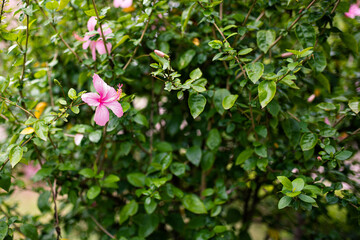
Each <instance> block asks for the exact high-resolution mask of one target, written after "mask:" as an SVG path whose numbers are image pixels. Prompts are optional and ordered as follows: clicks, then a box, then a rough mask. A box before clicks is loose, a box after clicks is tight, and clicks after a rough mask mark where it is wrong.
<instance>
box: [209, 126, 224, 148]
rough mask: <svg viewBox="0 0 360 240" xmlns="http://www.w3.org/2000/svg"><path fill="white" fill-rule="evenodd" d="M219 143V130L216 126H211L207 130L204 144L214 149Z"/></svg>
mask: <svg viewBox="0 0 360 240" xmlns="http://www.w3.org/2000/svg"><path fill="white" fill-rule="evenodd" d="M220 144H221V136H220V133H219V131H218V130H217V129H216V128H213V129H211V130H210V132H209V136H208V138H207V139H206V145H207V146H208V147H209V148H210V149H211V150H214V149H216V148H218V147H219V146H220Z"/></svg>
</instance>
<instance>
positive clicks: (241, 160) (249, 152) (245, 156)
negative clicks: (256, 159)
mask: <svg viewBox="0 0 360 240" xmlns="http://www.w3.org/2000/svg"><path fill="white" fill-rule="evenodd" d="M253 153H254V150H252V149H250V148H248V149H245V150H244V151H242V152H241V153H240V154H239V156H238V157H237V158H236V162H235V165H240V164H243V163H244V162H245V161H246V160H248V159H249V158H250V157H251V156H252V154H253Z"/></svg>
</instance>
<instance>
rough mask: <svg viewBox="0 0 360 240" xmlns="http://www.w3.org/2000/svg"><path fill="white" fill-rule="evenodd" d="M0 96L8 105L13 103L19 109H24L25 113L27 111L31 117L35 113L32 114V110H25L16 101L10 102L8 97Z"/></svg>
mask: <svg viewBox="0 0 360 240" xmlns="http://www.w3.org/2000/svg"><path fill="white" fill-rule="evenodd" d="M0 98H1V99H3V100H4V101H6V102H8V103H9V104H10V105H14V106H15V107H18V108H20V109H21V110H23V111H24V112H25V113H27V114H28V115H30V116H32V117H35V115H34V114H33V113H32V112H30V111H28V110H26V109H25V108H23V107H22V106H19V105H17V104H16V103H14V102H12V101H11V100H10V99H7V98H4V97H2V96H0Z"/></svg>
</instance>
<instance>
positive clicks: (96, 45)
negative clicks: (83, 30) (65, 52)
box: [74, 17, 112, 61]
mask: <svg viewBox="0 0 360 240" xmlns="http://www.w3.org/2000/svg"><path fill="white" fill-rule="evenodd" d="M96 23H97V20H96V18H95V17H91V18H90V19H89V21H88V23H87V27H88V30H89V32H92V31H95V26H96ZM102 28H103V31H104V36H105V40H106V39H108V38H109V37H106V36H107V35H109V34H110V33H112V31H111V29H110V28H109V27H108V25H107V24H104V25H102ZM97 31H98V33H99V34H100V38H98V39H97V40H95V41H94V40H91V39H90V38H91V37H93V36H95V34H89V35H85V37H83V38H82V37H80V36H79V35H77V34H76V33H74V36H75V38H76V40H78V41H81V42H84V43H83V46H82V47H83V49H87V48H88V47H89V46H90V49H91V54H92V58H93V59H94V61H95V60H96V50H97V51H98V53H99V54H100V55H101V54H106V49H105V46H104V42H103V39H102V37H101V30H100V28H98V30H97ZM106 48H107V49H108V52H109V53H110V52H111V48H112V45H111V43H106Z"/></svg>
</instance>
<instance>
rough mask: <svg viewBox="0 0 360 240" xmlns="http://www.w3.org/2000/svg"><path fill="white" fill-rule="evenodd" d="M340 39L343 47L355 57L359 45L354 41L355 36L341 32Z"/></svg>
mask: <svg viewBox="0 0 360 240" xmlns="http://www.w3.org/2000/svg"><path fill="white" fill-rule="evenodd" d="M340 37H341V40H342V42H343V43H344V45H345V47H347V48H349V49H350V50H351V51H352V52H353V54H354V55H355V56H356V55H357V54H358V52H359V45H358V43H357V41H356V38H355V36H354V35H353V34H350V33H346V32H342V33H341V35H340Z"/></svg>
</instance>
